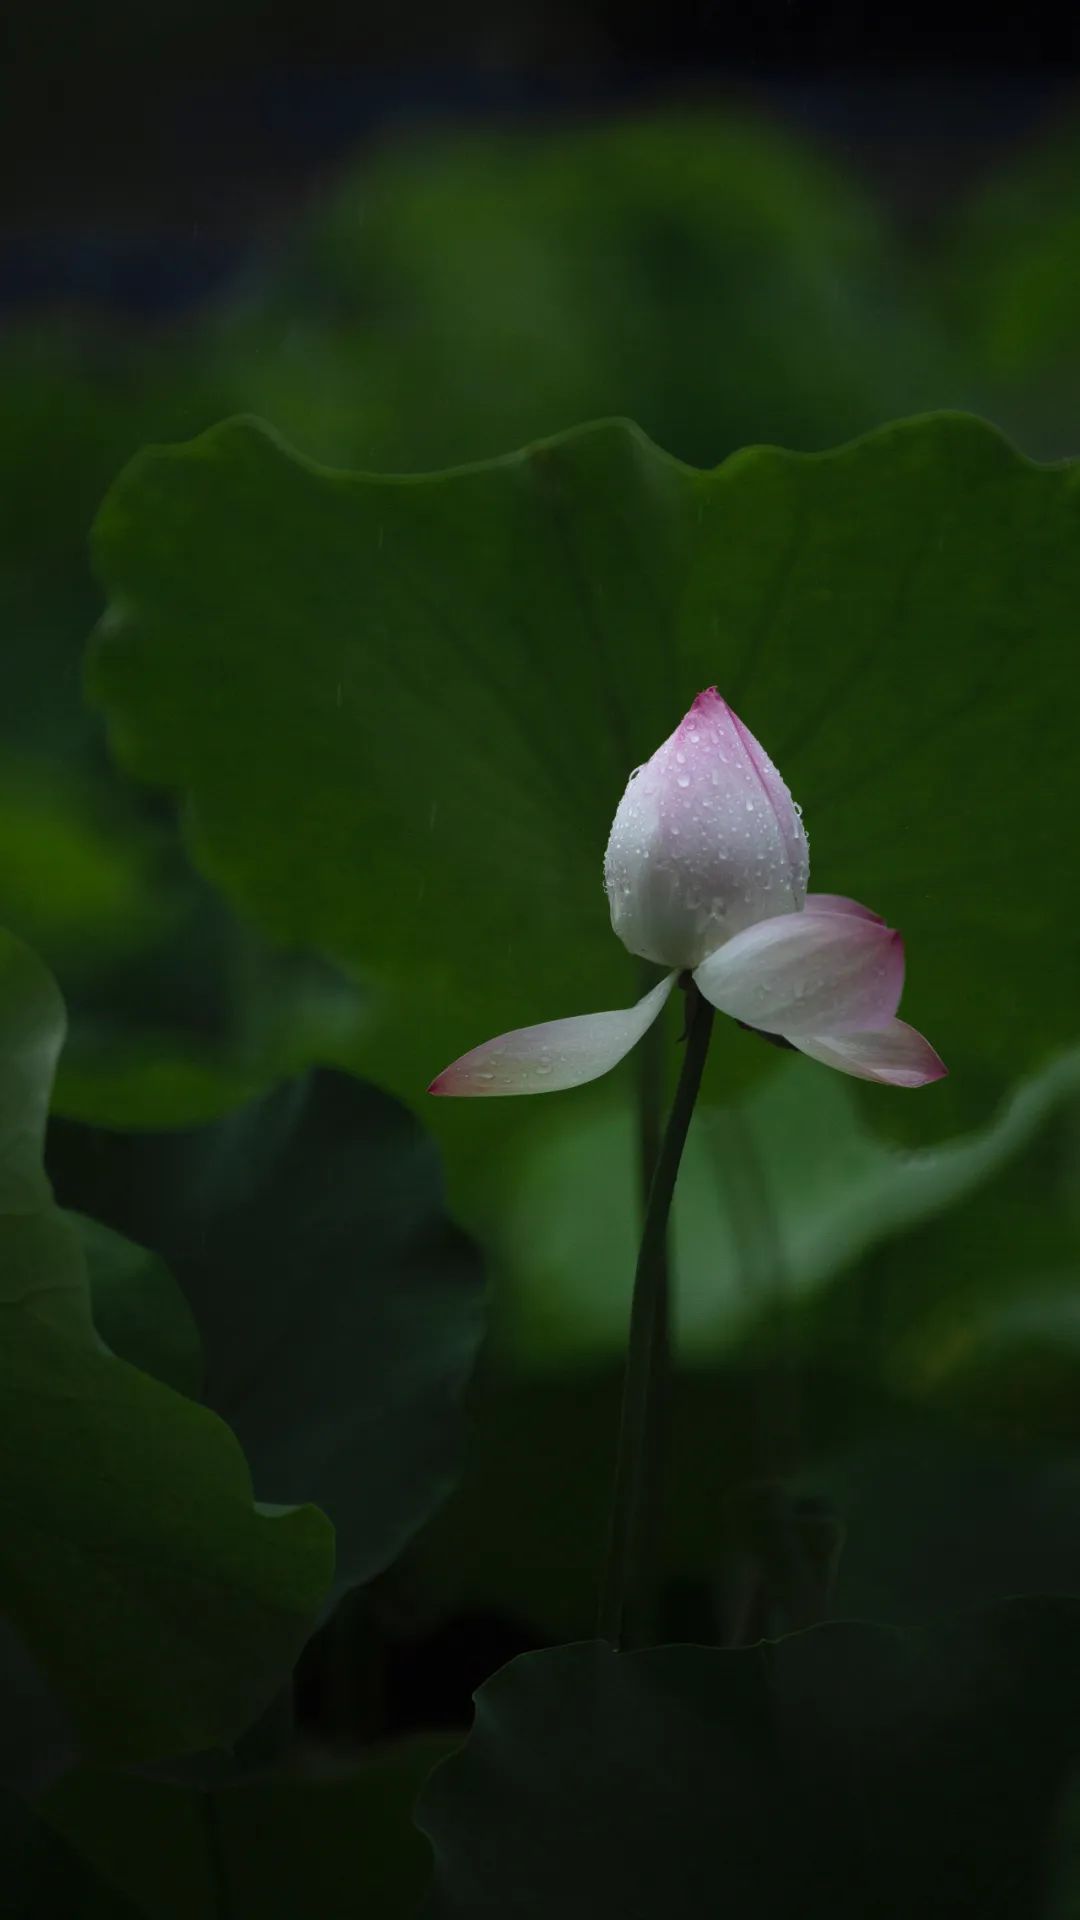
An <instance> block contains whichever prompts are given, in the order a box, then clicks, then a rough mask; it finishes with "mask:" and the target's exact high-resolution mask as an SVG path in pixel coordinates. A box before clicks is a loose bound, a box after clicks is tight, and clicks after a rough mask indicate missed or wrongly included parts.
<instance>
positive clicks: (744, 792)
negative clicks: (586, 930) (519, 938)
mask: <svg viewBox="0 0 1080 1920" xmlns="http://www.w3.org/2000/svg"><path fill="white" fill-rule="evenodd" d="M809 866H810V856H809V853H808V851H807V845H806V834H805V832H804V830H803V824H802V821H801V819H800V818H799V814H798V810H797V809H796V807H795V804H794V802H793V800H792V798H791V795H790V793H789V792H788V790H787V787H786V786H785V785H784V782H783V780H782V779H781V777H780V775H779V773H778V772H777V770H776V768H775V767H774V766H773V763H772V761H771V760H770V759H769V756H768V754H767V753H766V752H765V749H764V747H762V746H760V745H759V743H758V742H757V741H756V740H755V739H754V736H753V734H752V733H750V732H749V731H748V730H747V728H746V727H744V726H743V723H742V721H741V720H740V719H739V718H738V715H737V714H735V713H733V712H732V710H731V708H730V707H729V706H728V704H727V702H726V700H722V699H721V698H720V696H719V694H718V693H717V691H716V689H715V687H710V688H709V689H708V690H707V691H706V692H705V693H699V694H698V697H697V699H696V700H695V701H694V704H693V706H692V707H691V709H690V711H689V713H688V714H687V715H686V718H685V719H684V720H683V721H682V722H681V723H680V724H679V726H678V727H676V729H675V732H674V733H673V734H672V735H671V736H670V738H669V739H667V740H665V741H664V743H663V745H662V746H661V747H658V748H657V750H656V752H655V753H654V754H653V756H652V759H651V760H648V761H646V763H645V765H644V766H643V767H639V768H638V770H637V772H636V773H635V774H632V775H631V776H630V781H629V784H628V786H627V788H626V792H625V793H624V794H623V797H622V799H621V800H620V802H619V806H618V810H617V812H616V814H615V819H614V822H613V823H612V828H611V836H610V838H609V840H608V846H607V852H606V854H605V857H604V885H605V887H606V888H607V895H608V904H609V906H610V908H611V924H612V926H613V927H614V929H615V932H616V933H617V934H618V936H619V939H620V940H621V941H622V942H623V944H624V946H627V947H629V949H630V951H631V953H637V954H641V955H642V956H643V957H644V958H645V959H646V960H656V961H658V962H659V963H660V964H661V965H662V966H665V967H680V968H681V967H695V966H697V965H698V963H699V961H701V960H704V958H705V956H706V954H709V953H712V952H713V951H714V950H715V949H716V948H717V947H719V946H720V945H722V943H723V942H724V941H725V940H729V939H730V938H731V936H732V935H733V934H737V933H738V932H739V931H740V930H741V929H742V928H743V927H748V926H750V925H752V923H753V922H754V921H758V920H767V919H769V918H770V917H771V916H772V915H774V914H788V913H792V912H795V911H797V910H798V909H799V908H800V907H801V906H802V904H803V901H804V899H805V898H806V881H807V875H808V873H809Z"/></svg>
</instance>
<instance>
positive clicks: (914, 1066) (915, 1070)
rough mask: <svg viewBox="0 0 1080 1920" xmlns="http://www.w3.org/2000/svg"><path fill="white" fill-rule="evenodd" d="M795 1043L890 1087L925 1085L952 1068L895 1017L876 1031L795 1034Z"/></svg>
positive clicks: (813, 1055)
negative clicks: (812, 1034)
mask: <svg viewBox="0 0 1080 1920" xmlns="http://www.w3.org/2000/svg"><path fill="white" fill-rule="evenodd" d="M792 1044H793V1045H794V1046H796V1047H798V1049H799V1052H800V1053H808V1054H809V1055H810V1058H811V1059H812V1060H820V1061H821V1062H822V1064H823V1065H824V1066H826V1067H836V1068H838V1069H839V1071H840V1072H841V1073H851V1074H854V1076H855V1078H856V1079H857V1080H879V1081H881V1082H882V1084H883V1085H884V1086H887V1087H925V1086H926V1085H927V1084H928V1082H929V1081H931V1080H941V1079H942V1078H943V1077H944V1075H945V1074H947V1073H948V1071H949V1069H948V1067H947V1066H946V1065H945V1063H944V1061H943V1060H942V1059H941V1058H940V1056H939V1055H938V1054H936V1053H935V1052H934V1049H933V1047H932V1046H931V1045H930V1042H929V1040H924V1039H923V1036H922V1034H921V1033H916V1031H915V1029H914V1027H909V1026H908V1025H907V1022H906V1021H904V1020H892V1021H890V1022H889V1025H888V1026H887V1027H882V1028H880V1029H879V1031H878V1032H876V1033H842V1034H831V1035H830V1036H829V1037H828V1038H825V1037H824V1036H822V1035H814V1036H810V1035H807V1034H803V1035H801V1036H795V1037H794V1038H793V1041H792Z"/></svg>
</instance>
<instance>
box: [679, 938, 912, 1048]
mask: <svg viewBox="0 0 1080 1920" xmlns="http://www.w3.org/2000/svg"><path fill="white" fill-rule="evenodd" d="M694 979H695V980H696V981H697V984H698V986H699V987H700V989H701V991H702V993H703V994H704V995H705V998H706V1000H711V1002H712V1004H713V1006H714V1007H718V1008H719V1009H720V1012H721V1013H728V1014H730V1015H731V1016H732V1018H733V1019H735V1020H742V1021H744V1022H745V1024H746V1025H747V1026H750V1027H761V1028H763V1029H764V1030H765V1032H767V1033H779V1034H783V1035H784V1037H785V1038H786V1039H791V1040H797V1039H798V1037H799V1035H800V1034H812V1035H814V1036H818V1035H823V1034H834V1033H858V1032H862V1031H863V1030H864V1029H870V1028H877V1027H884V1026H887V1025H888V1023H889V1021H890V1020H891V1019H892V1017H893V1015H894V1014H895V1012H896V1009H897V1007H898V1006H899V1004H900V993H901V989H902V987H903V984H904V949H903V944H902V942H901V939H900V935H899V934H898V933H894V932H893V930H892V929H891V927H887V926H885V925H884V923H883V922H882V921H880V920H876V919H866V918H864V917H863V916H862V915H861V914H851V913H835V912H831V911H826V912H824V913H813V912H811V911H810V910H809V909H808V910H807V911H806V912H804V913H792V914H787V915H785V916H784V918H783V919H780V920H762V921H760V922H759V923H758V925H757V926H754V927H747V929H746V931H745V932H744V933H739V934H736V936H735V938H734V940H730V941H729V942H728V944H727V945H726V946H724V947H721V948H720V951H719V952H718V953H714V954H711V955H710V957H709V958H708V959H707V960H705V961H703V963H702V965H701V966H700V967H698V968H697V970H696V972H695V974H694Z"/></svg>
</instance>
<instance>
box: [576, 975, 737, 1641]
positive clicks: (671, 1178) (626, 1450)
mask: <svg viewBox="0 0 1080 1920" xmlns="http://www.w3.org/2000/svg"><path fill="white" fill-rule="evenodd" d="M712 1023H713V1010H712V1008H711V1007H710V1006H709V1004H708V1002H707V1001H706V1000H703V999H702V997H701V995H700V993H699V992H698V990H697V988H696V987H695V986H694V984H693V982H692V981H690V982H689V984H688V985H687V987H686V1027H687V1031H686V1053H685V1055H684V1057H683V1064H682V1072H681V1073H680V1075H679V1084H678V1087H677V1088H676V1090H675V1098H674V1101H673V1102H672V1107H671V1113H670V1115H669V1117H668V1123H667V1128H666V1130H665V1133H664V1138H663V1143H662V1145H661V1148H660V1154H659V1158H658V1160H657V1162H656V1170H655V1172H654V1174H653V1178H652V1184H651V1186H650V1188H649V1202H648V1206H647V1207H646V1209H645V1223H644V1226H643V1228H642V1234H641V1247H640V1250H639V1252H638V1259H637V1270H636V1272H635V1274H634V1295H633V1303H632V1305H631V1309H630V1339H629V1346H628V1351H627V1356H626V1375H625V1378H624V1381H623V1400H622V1415H621V1419H620V1423H619V1450H618V1457H617V1462H616V1467H615V1490H614V1494H613V1497H612V1506H611V1534H610V1540H609V1544H608V1558H607V1567H606V1569H605V1573H604V1585H603V1592H602V1596H601V1601H600V1613H599V1619H598V1623H597V1631H598V1633H599V1634H600V1636H601V1638H602V1639H605V1640H608V1641H610V1643H611V1645H612V1646H613V1647H621V1646H622V1645H623V1644H624V1642H625V1638H626V1619H627V1614H628V1612H629V1611H630V1610H631V1609H633V1611H634V1612H635V1614H637V1615H639V1614H640V1605H639V1602H640V1594H641V1589H642V1588H643V1586H644V1584H645V1582H646V1580H647V1573H648V1570H647V1568H646V1567H645V1566H644V1565H643V1560H644V1554H643V1551H642V1546H643V1531H644V1527H645V1520H646V1511H647V1507H648V1504H649V1502H648V1484H649V1462H650V1460H651V1457H652V1452H653V1448H654V1444H655V1439H656V1432H655V1429H656V1424H657V1423H656V1410H657V1406H658V1404H662V1402H663V1398H664V1396H663V1392H662V1390H661V1389H660V1387H659V1376H660V1374H661V1372H662V1370H663V1368H664V1367H665V1365H666V1360H667V1352H668V1340H667V1311H666V1309H667V1226H668V1215H669V1214H670V1212H671V1200H672V1195H673V1194H674V1192H675V1180H676V1176H677V1174H678V1171H679V1162H680V1160H681V1159H682V1152H683V1147H684V1146H685V1144H686V1136H687V1133H688V1131H689V1127H690V1117H691V1115H692V1113H693V1111H694V1103H695V1101H696V1099H697V1095H698V1089H699V1087H700V1085H701V1076H702V1072H703V1071H704V1067H705V1056H706V1054H707V1052H708V1048H709V1036H710V1034H711V1032H712Z"/></svg>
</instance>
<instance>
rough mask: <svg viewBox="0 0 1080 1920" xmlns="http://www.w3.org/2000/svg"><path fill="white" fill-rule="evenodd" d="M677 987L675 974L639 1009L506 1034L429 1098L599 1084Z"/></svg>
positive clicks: (445, 1075) (448, 1071) (465, 1058)
mask: <svg viewBox="0 0 1080 1920" xmlns="http://www.w3.org/2000/svg"><path fill="white" fill-rule="evenodd" d="M674 982H675V975H674V974H673V973H671V974H669V975H668V977H667V979H666V980H661V981H659V982H658V984H657V985H656V986H655V987H653V989H652V991H651V992H650V993H647V994H646V995H645V997H644V999H642V1000H639V1001H638V1003H637V1005H636V1006H634V1007H626V1008H624V1009H622V1010H620V1011H619V1012H615V1013H581V1014H575V1015H573V1016H572V1017H571V1018H570V1019H569V1020H547V1021H545V1022H544V1023H543V1025H542V1026H538V1027H517V1028H515V1030H514V1032H513V1033H502V1034H500V1035H499V1037H498V1039H496V1040H487V1041H485V1042H484V1044H483V1046H480V1047H474V1048H473V1049H472V1052H471V1053H463V1054H462V1056H461V1058H460V1060H455V1061H454V1064H453V1066H450V1067H446V1068H444V1070H443V1072H442V1073H440V1075H439V1077H438V1079H437V1080H433V1081H432V1083H431V1085H430V1087H429V1088H428V1092H429V1093H439V1094H458V1095H471V1096H473V1097H477V1096H482V1095H494V1094H510V1093H561V1092H562V1091H563V1090H564V1089H565V1088H566V1087H580V1086H583V1085H584V1083H585V1081H586V1080H598V1079H599V1078H600V1076H601V1074H604V1073H610V1071H611V1069H612V1067H617V1066H618V1064H619V1061H620V1060H622V1059H623V1058H624V1057H625V1055H626V1054H628V1053H629V1052H630V1050H631V1048H632V1047H636V1045H637V1043H638V1041H639V1040H640V1039H641V1036H642V1034H643V1033H646V1032H647V1031H648V1029H649V1028H650V1027H651V1026H652V1023H653V1021H654V1020H655V1019H656V1018H657V1015H658V1014H659V1013H660V1010H661V1008H662V1007H663V1005H664V1002H665V1001H666V1000H667V997H668V995H669V993H670V992H671V989H672V986H673V985H674Z"/></svg>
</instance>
